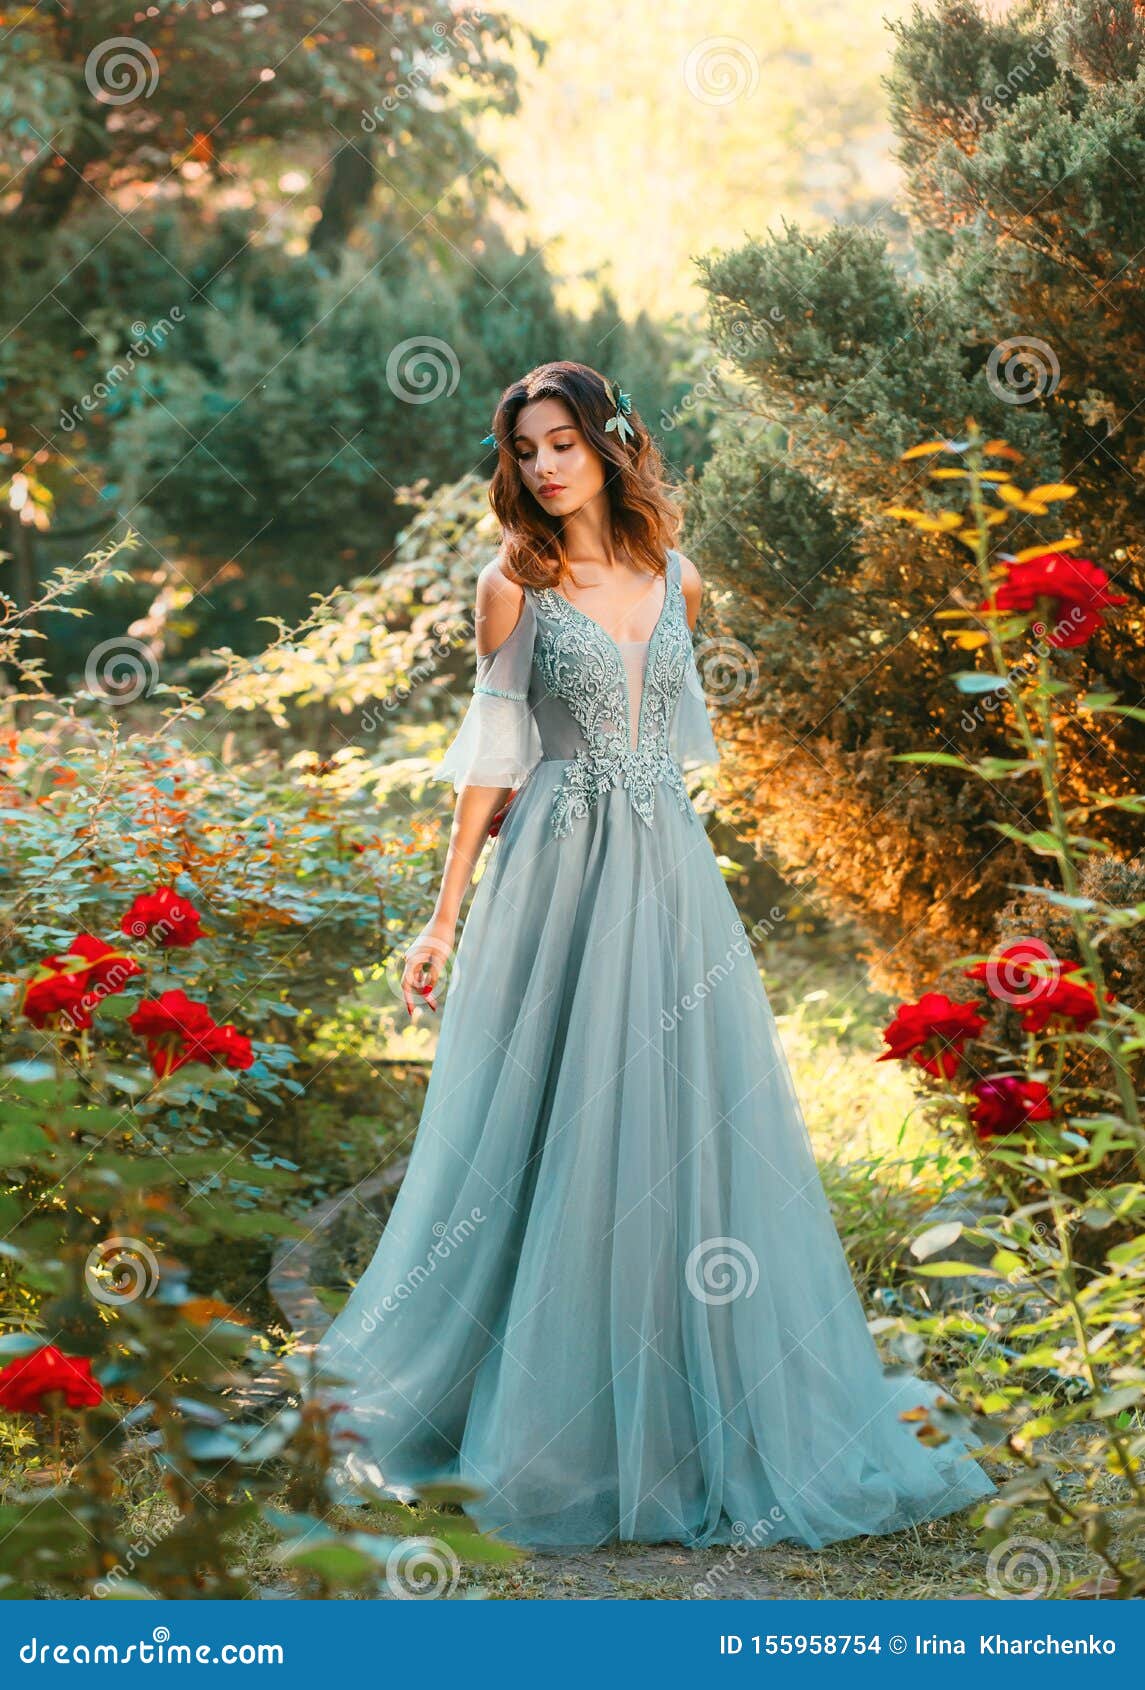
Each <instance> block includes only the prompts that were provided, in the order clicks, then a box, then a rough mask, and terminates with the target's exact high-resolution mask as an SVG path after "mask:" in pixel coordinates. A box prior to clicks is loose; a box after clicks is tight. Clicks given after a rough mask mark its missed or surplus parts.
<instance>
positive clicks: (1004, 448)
mask: <svg viewBox="0 0 1145 1690" xmlns="http://www.w3.org/2000/svg"><path fill="white" fill-rule="evenodd" d="M982 451H983V453H984V454H985V455H986V457H988V458H1009V459H1011V461H1012V462H1014V463H1021V461H1022V454H1021V453H1020V452H1019V450H1018V448H1017V447H1016V446H1011V445H1010V442H1009V441H1008V440H987V442H986V444H985V446H983V448H982Z"/></svg>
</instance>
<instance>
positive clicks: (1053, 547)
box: [1011, 534, 1083, 563]
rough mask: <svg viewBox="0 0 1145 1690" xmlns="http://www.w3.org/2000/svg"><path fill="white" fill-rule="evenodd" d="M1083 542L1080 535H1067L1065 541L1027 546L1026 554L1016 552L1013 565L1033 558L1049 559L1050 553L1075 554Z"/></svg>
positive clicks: (1052, 541)
mask: <svg viewBox="0 0 1145 1690" xmlns="http://www.w3.org/2000/svg"><path fill="white" fill-rule="evenodd" d="M1082 544H1083V541H1082V538H1081V535H1080V534H1067V535H1066V537H1065V539H1064V540H1051V541H1049V543H1048V544H1047V545H1044V546H1027V547H1026V549H1025V551H1024V552H1015V553H1014V556H1013V558H1012V560H1011V561H1012V562H1013V563H1028V562H1029V560H1030V558H1032V557H1048V555H1049V554H1050V552H1073V551H1076V550H1077V548H1078V546H1080V545H1082Z"/></svg>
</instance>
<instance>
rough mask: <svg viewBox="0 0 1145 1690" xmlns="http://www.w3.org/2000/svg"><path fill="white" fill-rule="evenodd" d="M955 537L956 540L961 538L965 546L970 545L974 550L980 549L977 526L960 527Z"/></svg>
mask: <svg viewBox="0 0 1145 1690" xmlns="http://www.w3.org/2000/svg"><path fill="white" fill-rule="evenodd" d="M954 538H955V539H956V540H961V541H962V544H963V545H964V546H969V547H970V550H971V551H972V552H975V551H977V550H978V529H977V528H960V529H959V530H958V533H957V534H956V535H955V536H954Z"/></svg>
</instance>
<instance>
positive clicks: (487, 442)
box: [481, 434, 497, 446]
mask: <svg viewBox="0 0 1145 1690" xmlns="http://www.w3.org/2000/svg"><path fill="white" fill-rule="evenodd" d="M481 444H482V446H496V444H497V436H496V435H495V434H487V435H486V436H485V438H484V440H483V441H482V442H481Z"/></svg>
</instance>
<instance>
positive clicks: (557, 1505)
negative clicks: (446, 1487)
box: [318, 362, 994, 1546]
mask: <svg viewBox="0 0 1145 1690" xmlns="http://www.w3.org/2000/svg"><path fill="white" fill-rule="evenodd" d="M494 437H495V441H496V445H497V448H498V463H497V470H496V474H495V476H494V478H493V483H492V487H491V490H490V498H491V501H492V504H493V508H494V510H495V512H496V514H497V516H498V518H499V520H500V523H501V527H502V535H503V544H502V547H501V550H500V552H499V554H498V556H497V557H496V558H495V559H493V560H492V561H490V562H489V563H488V564H486V566H485V567H484V568H483V569H482V571H481V573H480V576H479V577H478V582H477V651H478V663H477V682H476V687H475V690H474V694H473V698H472V701H471V703H470V705H469V709H468V712H467V714H466V716H465V719H464V721H463V723H462V725H461V728H460V731H459V733H458V734H457V737H456V738H455V739H454V741H453V744H452V745H451V746H450V748H449V750H448V751H447V753H446V756H445V759H444V761H443V763H442V764H441V765H440V769H439V772H440V773H441V774H442V775H443V776H446V777H448V778H450V779H452V781H453V783H454V785H455V786H456V788H457V791H458V794H459V796H458V799H457V808H456V815H455V818H454V823H453V830H452V835H451V839H450V845H449V852H448V856H447V858H446V864H445V870H444V876H443V879H442V884H441V890H440V892H439V894H438V898H437V903H436V906H435V909H434V913H433V917H432V919H431V921H430V923H429V925H428V926H427V928H426V929H425V931H424V933H423V934H422V935H421V936H420V937H419V939H418V940H417V942H416V943H415V944H414V945H413V947H412V949H411V950H410V952H409V954H408V958H407V960H406V965H405V973H404V976H403V987H404V989H405V991H406V994H407V996H406V1001H407V1004H409V1005H411V1006H412V1004H413V1001H414V1000H413V998H412V996H411V995H410V994H411V993H413V992H420V993H423V994H426V995H427V996H428V1001H429V1002H430V1003H431V1004H433V1003H434V999H433V995H432V994H433V991H434V989H435V987H436V985H437V983H438V981H439V979H440V977H441V976H442V973H443V970H444V967H445V963H446V960H447V958H448V957H449V956H450V954H451V952H452V950H453V942H454V934H455V930H456V926H457V921H458V914H459V911H460V907H461V903H462V899H463V897H464V895H465V893H466V891H467V889H468V886H469V883H470V879H471V876H472V873H473V869H474V865H475V863H476V861H477V858H478V856H479V854H480V852H481V850H482V847H483V845H484V844H485V842H486V839H487V836H488V834H489V832H490V828H491V823H492V822H493V820H494V817H495V816H497V815H498V814H499V813H500V812H501V811H502V809H503V808H504V806H505V804H506V800H509V799H511V801H510V802H509V804H508V810H507V813H506V814H505V816H504V819H503V821H502V822H501V825H500V828H499V830H498V831H497V834H496V840H495V843H494V844H493V845H492V847H491V849H490V855H489V859H488V861H487V863H486V866H485V869H484V872H483V874H482V875H481V877H480V880H479V882H478V885H477V888H476V891H475V893H474V896H473V901H472V904H471V906H470V910H469V915H468V917H467V920H466V922H465V925H464V929H463V931H462V934H461V937H460V940H459V942H458V944H457V947H456V955H455V957H454V962H453V966H452V969H451V970H450V973H449V992H448V996H447V998H446V1000H445V1004H444V1009H443V1013H442V1021H441V1029H440V1037H439V1042H438V1047H437V1055H436V1059H435V1062H434V1068H433V1073H432V1075H431V1078H430V1084H429V1088H428V1090H427V1093H426V1099H425V1107H424V1113H423V1115H422V1119H421V1124H420V1126H419V1129H418V1133H417V1137H416V1139H415V1142H414V1148H413V1152H412V1156H411V1160H410V1165H409V1170H408V1172H407V1174H406V1176H405V1179H404V1181H403V1183H402V1186H401V1190H400V1193H399V1196H398V1199H397V1202H396V1205H395V1207H394V1210H393V1213H392V1215H391V1217H390V1220H389V1223H388V1225H387V1226H386V1229H385V1232H384V1234H383V1236H382V1239H381V1243H380V1244H379V1246H378V1250H377V1252H376V1254H375V1256H374V1258H373V1261H372V1262H371V1264H370V1266H369V1267H368V1269H367V1270H366V1272H365V1273H364V1274H363V1275H362V1277H361V1279H360V1280H359V1282H358V1284H357V1285H356V1287H355V1288H354V1291H353V1293H352V1294H351V1296H350V1297H349V1299H348V1301H347V1302H346V1304H345V1306H344V1308H343V1309H342V1311H341V1313H340V1314H339V1316H338V1317H337V1319H336V1320H335V1321H334V1323H333V1325H332V1326H331V1328H330V1329H329V1330H328V1332H327V1333H326V1335H325V1336H324V1338H323V1340H322V1342H321V1344H320V1345H319V1349H318V1357H319V1360H320V1362H321V1363H322V1364H323V1366H324V1367H325V1368H326V1369H328V1371H329V1374H330V1375H331V1376H337V1377H338V1378H339V1379H341V1380H344V1381H347V1382H348V1385H349V1389H347V1388H346V1386H345V1385H344V1386H343V1388H342V1389H340V1390H337V1391H335V1392H334V1393H333V1395H334V1396H335V1397H336V1398H337V1401H338V1403H340V1404H342V1405H344V1406H343V1407H342V1408H340V1409H339V1410H338V1412H337V1413H336V1414H335V1417H334V1427H335V1430H336V1431H338V1432H344V1433H349V1434H352V1440H351V1442H352V1448H351V1453H350V1454H349V1456H348V1457H347V1458H346V1460H345V1461H344V1463H343V1465H342V1468H341V1470H340V1472H339V1474H338V1476H337V1479H336V1482H335V1488H334V1492H333V1494H334V1495H335V1496H337V1497H338V1498H339V1499H341V1500H351V1499H360V1498H361V1496H362V1494H364V1493H365V1492H367V1491H368V1489H369V1486H370V1484H371V1483H372V1484H373V1485H375V1486H378V1487H385V1488H386V1489H387V1490H390V1491H392V1492H394V1493H395V1494H398V1495H402V1496H416V1495H417V1494H418V1488H419V1485H423V1484H425V1483H426V1482H427V1481H433V1480H448V1479H450V1478H453V1479H460V1480H461V1481H463V1482H464V1483H465V1484H467V1485H470V1486H472V1487H474V1489H475V1490H476V1491H478V1492H479V1493H480V1500H479V1501H475V1502H472V1503H470V1504H468V1505H467V1512H468V1513H469V1514H470V1515H471V1516H472V1518H473V1519H474V1520H475V1522H476V1523H477V1524H478V1525H479V1526H480V1527H481V1528H483V1529H485V1530H494V1529H499V1530H500V1531H501V1532H502V1534H503V1535H504V1536H506V1537H508V1538H510V1539H512V1540H514V1541H516V1542H518V1543H521V1544H525V1545H534V1546H546V1545H547V1546H558V1545H572V1544H601V1543H606V1542H611V1541H614V1540H636V1541H643V1542H663V1541H669V1542H679V1543H682V1544H685V1545H691V1546H698V1545H702V1544H714V1543H729V1542H740V1541H745V1540H750V1541H753V1542H757V1543H760V1542H762V1543H769V1542H779V1541H782V1540H784V1539H793V1540H796V1541H798V1542H800V1543H804V1544H808V1545H811V1546H818V1545H820V1544H824V1543H829V1542H831V1541H833V1540H835V1539H839V1538H844V1537H850V1536H854V1535H857V1534H860V1533H869V1532H870V1533H886V1532H892V1531H896V1530H898V1529H900V1528H901V1527H905V1526H908V1525H911V1524H913V1523H915V1522H917V1521H921V1520H926V1519H932V1518H935V1517H937V1516H939V1515H943V1514H948V1513H952V1512H954V1511H955V1510H957V1509H961V1508H963V1507H965V1506H967V1504H969V1503H971V1502H973V1501H975V1500H976V1499H977V1498H979V1497H981V1496H983V1495H986V1494H987V1493H989V1492H990V1491H991V1490H992V1489H993V1488H994V1487H993V1485H992V1483H991V1481H990V1480H989V1479H988V1478H987V1477H986V1475H985V1474H984V1473H983V1471H982V1470H981V1468H980V1467H978V1466H977V1465H976V1464H975V1463H974V1462H973V1461H972V1460H971V1459H970V1457H969V1455H968V1453H967V1450H966V1448H965V1446H964V1445H963V1444H961V1443H960V1442H958V1441H957V1440H955V1439H951V1440H949V1441H947V1442H945V1443H943V1444H941V1445H940V1446H938V1447H928V1446H927V1445H925V1444H923V1443H922V1442H920V1441H919V1439H918V1438H917V1437H916V1436H915V1435H914V1433H913V1432H912V1431H911V1430H910V1427H909V1425H908V1424H907V1423H904V1422H903V1420H902V1419H901V1415H902V1413H903V1411H905V1410H908V1409H911V1408H915V1407H917V1406H919V1405H920V1404H931V1403H933V1402H934V1400H935V1398H936V1397H937V1395H938V1391H937V1389H936V1387H934V1386H933V1385H931V1384H929V1383H924V1382H922V1381H920V1380H918V1379H914V1378H912V1377H910V1376H909V1375H906V1376H903V1375H899V1376H890V1375H887V1374H884V1372H883V1369H882V1366H881V1364H880V1361H879V1358H878V1354H877V1351H876V1349H875V1345H874V1341H873V1339H872V1338H871V1336H870V1334H869V1332H868V1330H867V1326H866V1321H865V1319H864V1315H863V1309H862V1305H861V1303H860V1301H859V1297H858V1295H857V1293H856V1291H855V1288H854V1285H853V1283H852V1280H851V1277H850V1273H849V1270H848V1267H847V1262H846V1258H845V1256H844V1253H843V1249H842V1246H841V1244H840V1242H839V1238H838V1234H837V1233H836V1231H835V1227H834V1224H833V1222H832V1218H831V1214H830V1210H829V1208H828V1204H827V1200H826V1197H825V1195H824V1192H823V1188H822V1185H821V1183H820V1180H819V1175H818V1171H817V1169H816V1166H815V1161H814V1158H813V1155H812V1151H811V1145H810V1142H809V1140H808V1136H807V1131H806V1127H805V1125H804V1122H803V1118H802V1115H801V1112H800V1109H799V1104H798V1102H797V1100H796V1097H795V1094H794V1092H793V1089H792V1085H791V1079H790V1075H789V1072H788V1068H787V1064H786V1061H785V1058H784V1054H783V1050H782V1047H781V1045H780V1040H779V1036H778V1033H777V1030H776V1025H775V1020H774V1017H773V1015H772V1012H771V1008H770V1006H769V1004H768V1001H767V998H766V995H765V993H764V989H763V986H762V984H761V981H760V976H759V971H758V968H757V966H756V963H755V961H754V959H753V956H752V951H751V946H750V944H749V943H748V940H747V937H746V936H745V933H744V928H743V925H742V923H741V922H740V921H739V919H738V917H737V914H736V910H735V906H734V904H733V903H732V899H731V896H730V894H729V892H728V890H727V887H726V886H725V884H724V880H723V877H722V875H721V873H720V870H719V866H718V864H717V862H716V858H715V855H714V853H713V851H712V848H711V844H710V842H709V840H708V837H707V834H706V833H705V831H704V828H703V825H702V823H701V821H700V819H699V817H698V815H697V813H696V811H695V810H694V809H693V807H692V804H691V802H690V800H689V796H688V789H687V786H686V784H685V781H684V776H683V772H682V771H683V770H684V769H685V768H686V767H689V766H696V765H701V764H704V763H711V762H713V761H714V760H715V757H716V747H715V744H714V742H713V739H712V732H711V727H710V724H709V720H708V716H707V711H706V708H705V705H704V700H703V695H702V691H701V688H700V684H699V676H698V673H697V670H696V665H695V661H694V656H693V650H692V629H693V627H694V624H695V621H696V617H697V614H698V612H699V607H700V595H701V584H700V579H699V576H698V575H697V572H696V569H695V567H694V565H693V564H692V563H690V562H689V560H688V559H687V558H686V557H683V556H682V555H681V554H680V552H679V551H677V550H676V549H675V548H674V547H673V546H671V545H670V544H669V543H668V542H669V541H670V540H672V539H673V538H674V536H675V533H676V530H677V528H678V526H679V518H678V516H677V515H676V513H675V511H674V509H673V507H672V506H671V504H670V503H669V501H668V499H667V497H666V493H665V484H664V479H663V466H662V463H661V460H660V458H659V455H658V453H657V451H656V448H655V446H654V445H653V442H652V440H651V438H650V436H649V434H648V432H647V430H646V429H645V427H644V425H643V423H642V422H641V421H640V418H639V416H638V414H637V413H636V412H635V411H634V410H631V408H630V401H629V400H628V396H627V395H624V394H620V393H619V391H618V390H615V389H613V388H612V387H611V385H610V384H609V383H608V382H607V381H606V380H605V379H604V378H603V377H602V376H600V375H599V374H597V372H596V371H594V370H592V369H589V368H588V367H586V366H585V365H583V364H575V363H565V362H559V363H553V364H545V365H542V366H541V367H540V368H538V369H535V370H533V371H532V372H531V373H530V374H529V375H527V376H525V377H524V378H523V379H522V380H520V381H516V382H514V383H513V384H512V386H511V387H509V388H508V389H507V390H506V391H505V393H504V394H503V396H502V398H501V401H500V404H499V405H498V407H497V413H496V417H495V419H494ZM514 789H515V796H511V795H512V794H513V792H514Z"/></svg>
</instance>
